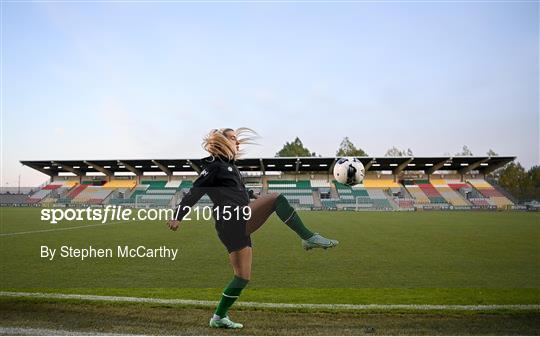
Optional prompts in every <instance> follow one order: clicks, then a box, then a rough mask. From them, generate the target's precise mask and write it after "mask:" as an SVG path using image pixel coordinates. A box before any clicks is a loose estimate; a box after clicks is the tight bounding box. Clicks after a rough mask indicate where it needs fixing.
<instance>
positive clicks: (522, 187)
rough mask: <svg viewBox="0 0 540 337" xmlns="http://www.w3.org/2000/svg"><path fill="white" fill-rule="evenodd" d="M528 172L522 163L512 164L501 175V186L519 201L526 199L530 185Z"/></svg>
mask: <svg viewBox="0 0 540 337" xmlns="http://www.w3.org/2000/svg"><path fill="white" fill-rule="evenodd" d="M527 180H528V176H527V172H525V169H524V168H523V166H521V164H520V163H510V164H508V165H506V166H505V167H504V168H503V169H502V170H501V171H500V173H499V181H498V183H499V185H501V186H502V187H503V188H504V189H506V190H507V191H508V192H510V193H511V194H512V195H513V196H515V197H516V198H518V199H522V200H523V199H524V198H525V194H526V191H527V189H528V188H527V185H528V182H527Z"/></svg>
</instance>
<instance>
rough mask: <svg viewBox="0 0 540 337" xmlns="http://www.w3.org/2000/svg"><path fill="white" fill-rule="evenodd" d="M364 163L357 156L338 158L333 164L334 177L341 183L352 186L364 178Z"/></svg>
mask: <svg viewBox="0 0 540 337" xmlns="http://www.w3.org/2000/svg"><path fill="white" fill-rule="evenodd" d="M364 174H365V169H364V165H363V164H362V162H361V161H360V160H359V159H358V158H354V157H343V158H339V159H338V160H337V161H336V164H335V165H334V178H336V180H337V181H338V182H340V183H342V184H345V185H348V186H354V185H357V184H360V183H361V182H362V181H363V180H364Z"/></svg>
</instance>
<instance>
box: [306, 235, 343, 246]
mask: <svg viewBox="0 0 540 337" xmlns="http://www.w3.org/2000/svg"><path fill="white" fill-rule="evenodd" d="M338 244H339V241H337V240H330V239H327V238H325V237H323V236H322V235H320V234H319V233H315V234H313V236H312V237H310V238H309V239H307V240H302V248H304V249H305V250H310V249H313V248H322V249H327V248H332V247H335V246H337V245H338Z"/></svg>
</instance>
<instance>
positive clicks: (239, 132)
mask: <svg viewBox="0 0 540 337" xmlns="http://www.w3.org/2000/svg"><path fill="white" fill-rule="evenodd" d="M229 131H234V132H235V133H236V140H237V141H238V143H240V145H243V144H256V143H255V138H257V137H258V134H257V132H255V131H253V130H252V129H250V128H238V129H236V130H233V129H230V128H223V129H214V130H212V131H210V133H208V134H207V135H206V136H205V137H204V139H203V143H202V146H203V148H204V149H205V150H206V151H207V152H208V153H210V154H211V155H212V156H222V157H225V158H228V159H229V160H233V159H238V158H239V157H240V156H241V155H243V154H244V151H243V150H240V151H237V150H236V145H233V144H231V141H230V140H229V139H228V138H227V136H225V133H226V132H229Z"/></svg>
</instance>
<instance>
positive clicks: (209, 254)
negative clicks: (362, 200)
mask: <svg viewBox="0 0 540 337" xmlns="http://www.w3.org/2000/svg"><path fill="white" fill-rule="evenodd" d="M0 212H1V228H0V242H1V245H0V255H1V257H2V266H1V270H0V273H1V275H2V276H1V280H2V282H1V283H2V285H1V290H4V291H39V292H58V293H78V294H98V295H120V296H137V297H157V298H184V299H199V300H217V299H218V298H219V294H220V293H221V289H222V287H223V286H224V285H226V284H227V282H228V281H229V279H230V278H231V268H230V266H229V265H228V262H227V256H226V250H225V249H224V247H223V246H222V245H221V243H220V242H219V240H218V238H217V236H216V234H215V231H214V228H213V223H212V221H190V222H185V223H183V224H182V225H181V228H180V229H179V231H178V232H171V231H169V230H168V229H167V228H166V225H165V224H164V223H163V222H150V221H149V222H141V221H129V222H122V223H111V224H108V225H104V226H91V227H81V226H87V225H95V224H92V223H88V222H84V223H81V222H61V223H59V224H54V225H53V224H48V223H45V222H42V221H40V220H39V209H33V208H2V209H0ZM301 216H302V218H303V219H304V222H305V223H306V224H308V226H310V227H311V228H313V230H315V231H318V232H320V233H323V234H324V235H327V236H329V237H332V238H336V239H338V240H340V245H339V246H338V247H336V248H335V249H331V250H327V251H322V250H314V251H308V252H306V251H303V250H302V249H301V247H300V241H299V239H298V238H297V237H296V236H295V235H294V233H293V232H292V231H290V230H289V229H288V228H287V227H286V226H285V225H284V224H282V223H281V222H280V221H279V219H278V218H277V217H275V216H272V217H271V218H270V220H269V221H268V223H266V224H265V225H264V226H263V227H262V228H261V229H260V230H259V231H258V232H256V233H255V234H254V235H253V236H252V239H253V245H254V263H253V275H252V282H250V284H249V286H248V288H247V289H246V290H245V291H244V293H243V294H242V298H241V300H243V301H252V302H278V303H336V304H337V303H344V304H442V305H444V304H464V305H474V304H540V245H539V243H540V221H539V220H540V214H539V213H522V212H411V213H404V212H392V213H379V212H377V213H375V212H369V213H368V212H359V213H357V212H302V213H301ZM70 227H78V228H71V229H67V228H70ZM63 229H65V230H63ZM16 233H24V234H16ZM41 245H48V246H50V247H55V248H59V247H60V246H62V245H70V246H73V247H77V248H83V247H88V246H89V245H92V246H94V247H116V246H117V245H131V246H138V245H144V246H147V247H159V246H161V245H166V246H168V247H173V248H178V249H179V256H178V257H177V259H176V260H175V261H171V260H168V259H149V258H131V259H118V258H104V259H87V260H84V261H80V260H78V259H75V258H63V259H55V260H53V261H48V260H46V259H42V258H40V256H39V253H40V246H41ZM9 301H15V302H17V300H14V299H10V300H9ZM23 302H24V303H25V304H24V305H22V304H21V306H19V307H20V308H21V310H22V311H27V310H29V308H32V307H34V304H32V303H31V302H28V301H27V300H26V301H23ZM3 303H6V302H5V300H4V301H3ZM10 303H11V302H10ZM47 303H48V302H47ZM35 305H37V304H35ZM65 305H68V304H65ZM69 305H71V304H69ZM85 305H88V306H92V305H96V304H85ZM3 307H4V309H5V306H3ZM16 307H17V306H16ZM22 308H24V309H22ZM36 308H37V307H36ZM66 310H67V309H66ZM141 310H142V309H141ZM182 310H188V311H189V310H195V309H193V308H191V309H188V308H184V309H182ZM197 310H202V309H197ZM204 311H205V312H206V313H207V312H208V309H204ZM189 312H191V311H189ZM241 312H243V313H248V312H251V311H249V310H242V311H241ZM253 313H254V315H255V316H256V315H257V314H256V312H253ZM327 314H329V315H338V316H337V317H345V316H346V315H351V313H348V314H345V313H327ZM21 315H23V313H21ZM194 315H195V314H194ZM276 315H277V314H276ZM298 315H302V314H300V313H299V314H298ZM342 315H345V316H342ZM441 315H442V316H440V317H443V318H444V317H446V318H450V317H451V316H452V315H448V314H444V313H442V314H441ZM512 315H514V314H512ZM516 315H518V316H519V317H525V316H527V315H533V316H534V317H535V319H536V320H537V318H538V317H537V315H536V314H535V313H527V314H524V313H521V314H516ZM520 315H521V316H520ZM523 315H525V316H523ZM535 315H536V316H535ZM394 316H396V315H394ZM394 316H392V317H394ZM397 316H399V315H397ZM397 316H396V317H397ZM465 316H466V317H470V316H469V315H465ZM465 316H464V317H465ZM21 317H22V316H21ZM332 317H333V316H332ZM347 317H349V316H347ZM350 317H352V316H350ZM408 317H412V316H408ZM486 317H487V316H486ZM512 317H517V316H512ZM527 317H529V316H527ZM529 318H530V317H529ZM276 319H278V318H276ZM328 319H330V320H335V317H334V318H328ZM30 321H31V320H30ZM414 321H415V320H414V319H413V320H412V321H411V322H414ZM511 321H513V320H511ZM478 322H483V323H479V324H480V325H482V324H486V327H487V325H491V326H498V325H493V324H492V323H488V321H485V320H479V321H478ZM205 323H206V322H202V324H203V325H204V324H205ZM3 324H7V323H3ZM404 324H405V323H404ZM516 324H517V323H516ZM519 324H522V325H521V326H523V327H524V326H527V324H525V323H523V322H521V323H519ZM523 324H525V325H523ZM428 325H429V324H428ZM499 326H500V325H499ZM536 327H537V326H536ZM514 328H517V327H516V326H514ZM434 329H435V328H434ZM437 329H438V328H437ZM441 329H443V330H440V331H441V333H443V334H444V333H446V334H450V333H453V331H457V332H456V333H459V331H464V330H459V329H458V330H444V328H441ZM501 329H502V330H500V331H501V332H502V331H506V332H505V333H507V334H512V333H510V332H509V331H510V330H505V329H503V327H501ZM517 329H518V330H516V331H520V332H521V333H522V334H528V332H530V331H531V330H519V328H517ZM368 330H369V329H368ZM172 331H174V330H170V333H174V332H172ZM261 331H263V330H261ZM321 331H326V330H321ZM339 331H341V332H338V331H336V332H335V333H330V332H328V331H326V332H322V333H327V334H338V333H343V334H366V333H370V332H369V331H367V330H366V331H365V332H364V333H362V330H360V331H359V330H354V331H355V332H354V333H353V332H350V333H347V332H346V331H345V330H339ZM351 331H353V330H351ZM399 331H401V330H391V329H390V330H384V332H383V333H386V334H394V333H396V334H401V333H400V332H399ZM402 331H403V333H405V334H408V333H413V334H423V332H421V331H420V330H419V331H414V330H407V329H405V330H402ZM413 331H414V332H413ZM437 331H439V330H436V329H435V330H431V332H430V333H434V334H438V333H437ZM467 331H478V333H479V334H484V333H488V334H489V333H494V334H495V333H496V331H494V330H490V329H484V330H467ZM481 331H483V332H481ZM536 331H537V332H538V330H536ZM149 333H152V332H149ZM184 333H187V332H184ZM200 333H202V334H208V333H209V332H207V331H203V332H200ZM252 333H253V334H260V332H255V331H252ZM274 333H276V334H281V332H279V331H275V332H274ZM284 333H285V332H284ZM289 333H292V334H296V333H298V334H303V332H301V331H296V332H295V330H290V331H289ZM309 333H310V334H316V332H313V331H312V332H309ZM469 334H475V333H474V332H472V333H469Z"/></svg>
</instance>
